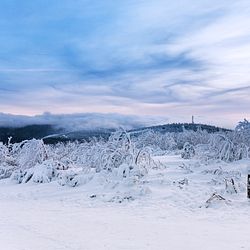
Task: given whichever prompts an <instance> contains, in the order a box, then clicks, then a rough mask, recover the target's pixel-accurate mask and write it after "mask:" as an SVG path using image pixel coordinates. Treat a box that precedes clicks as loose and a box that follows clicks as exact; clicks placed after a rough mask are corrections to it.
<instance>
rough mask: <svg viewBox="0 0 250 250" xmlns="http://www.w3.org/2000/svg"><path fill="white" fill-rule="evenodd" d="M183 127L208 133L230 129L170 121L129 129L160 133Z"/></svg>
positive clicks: (177, 130) (178, 131)
mask: <svg viewBox="0 0 250 250" xmlns="http://www.w3.org/2000/svg"><path fill="white" fill-rule="evenodd" d="M183 128H185V129H186V130H193V131H197V130H198V129H201V130H206V131H207V132H208V133H216V132H219V131H223V132H227V131H231V130H230V129H226V128H220V127H216V126H212V125H206V124H196V123H171V124H164V125H157V126H151V127H145V128H139V129H134V130H131V132H132V133H142V132H145V130H146V131H148V130H153V131H156V132H160V133H167V132H168V133H173V132H175V133H180V132H182V131H183Z"/></svg>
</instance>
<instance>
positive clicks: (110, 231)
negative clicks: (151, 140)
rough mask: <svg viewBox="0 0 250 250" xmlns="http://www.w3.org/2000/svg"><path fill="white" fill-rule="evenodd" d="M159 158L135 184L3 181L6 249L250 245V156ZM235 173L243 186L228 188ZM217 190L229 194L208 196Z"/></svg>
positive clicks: (1, 234)
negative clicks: (249, 186)
mask: <svg viewBox="0 0 250 250" xmlns="http://www.w3.org/2000/svg"><path fill="white" fill-rule="evenodd" d="M155 160H156V161H160V162H161V163H162V167H161V168H160V169H152V170H150V172H149V174H148V175H147V176H146V177H145V178H144V179H143V180H142V181H141V182H140V183H139V184H138V185H136V186H134V187H130V186H126V185H122V186H116V187H114V188H111V187H110V186H100V185H97V183H98V181H96V180H92V181H90V183H88V184H86V185H81V186H78V187H74V188H72V187H68V186H63V187H62V186H60V185H58V184H57V183H56V182H52V183H47V184H35V183H27V184H19V185H18V184H14V183H12V182H11V181H10V180H9V179H5V180H2V181H0V249H3V250H34V249H35V250H56V249H62V250H63V249H71V250H89V249H95V250H102V249H110V250H113V249H114V250H117V249H128V250H130V249H135V250H140V249H143V250H144V249H150V250H153V249H157V250H165V249H166V250H168V249H169V250H175V249H181V250H182V249H187V250H188V249H190V250H195V249H209V250H214V249H218V250H221V249H227V250H230V249H232V250H238V249H247V250H248V249H250V240H249V227H250V222H249V221H250V202H249V201H248V200H247V198H246V186H245V182H246V167H247V165H249V162H248V161H238V162H237V163H231V164H226V163H221V162H220V163H214V164H209V165H203V164H200V163H199V162H198V161H195V160H183V159H181V158H180V156H179V155H177V156H175V155H172V156H160V157H155ZM231 176H233V177H234V180H235V188H236V189H237V193H233V190H232V193H231V192H230V188H232V187H230V185H229V188H228V190H227V191H228V192H226V190H225V181H224V179H225V178H227V179H230V177H231ZM99 181H100V180H99ZM213 193H217V194H219V195H221V196H222V197H223V198H225V199H226V200H214V201H212V202H211V203H206V201H207V200H208V199H209V198H210V197H211V195H212V194H213Z"/></svg>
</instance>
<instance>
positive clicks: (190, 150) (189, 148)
mask: <svg viewBox="0 0 250 250" xmlns="http://www.w3.org/2000/svg"><path fill="white" fill-rule="evenodd" d="M194 155H195V150H194V146H193V145H191V144H190V143H189V142H186V143H185V144H184V147H183V151H182V153H181V157H182V158H183V159H191V158H193V157H194Z"/></svg>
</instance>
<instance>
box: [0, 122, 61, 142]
mask: <svg viewBox="0 0 250 250" xmlns="http://www.w3.org/2000/svg"><path fill="white" fill-rule="evenodd" d="M62 132H63V131H62V130H60V129H56V128H55V127H54V126H52V125H28V126H23V127H17V128H14V127H0V141H2V142H3V143H7V142H8V138H9V137H12V140H11V141H12V142H21V141H24V140H30V139H33V138H36V139H41V138H43V137H45V136H48V135H52V134H58V133H62Z"/></svg>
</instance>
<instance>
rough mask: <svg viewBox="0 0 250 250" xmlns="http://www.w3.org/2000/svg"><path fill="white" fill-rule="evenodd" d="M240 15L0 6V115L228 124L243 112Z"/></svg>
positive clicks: (247, 61)
mask: <svg viewBox="0 0 250 250" xmlns="http://www.w3.org/2000/svg"><path fill="white" fill-rule="evenodd" d="M249 15H250V4H249V1H248V0H238V1H234V0H221V1H219V2H216V3H215V2H211V1H209V0H201V1H195V2H194V1H191V0H183V1H174V2H173V1H165V0H155V1H145V0H141V1H132V0H128V1H112V0H107V1H97V0H93V1H90V0H82V1H74V2H72V1H69V0H61V1H47V0H38V1H31V0H28V1H18V0H14V1H8V0H2V1H1V2H0V27H1V29H0V35H1V39H0V46H1V51H2V52H1V53H0V96H1V98H0V109H1V111H2V112H10V113H15V114H37V113H43V112H44V111H50V112H53V113H75V112H80V113H82V112H97V113H110V112H112V113H114V112H115V113H122V114H126V115H129V114H130V115H138V114H140V115H155V116H166V117H170V121H176V120H177V119H179V118H180V117H183V119H184V120H185V119H188V118H189V117H190V116H191V115H193V114H194V115H197V116H200V119H201V122H203V121H204V122H207V121H208V122H209V121H210V122H215V123H217V124H218V125H227V126H233V124H234V123H236V122H237V120H238V119H241V118H244V117H249V116H250V112H249V111H248V109H247V108H246V107H247V106H249V105H250V101H249V87H248V86H249V84H250V75H249V68H250V19H249ZM223 114H226V115H225V116H224V117H225V120H227V122H226V121H222V120H221V119H219V120H218V119H217V118H216V117H222V115H223Z"/></svg>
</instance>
